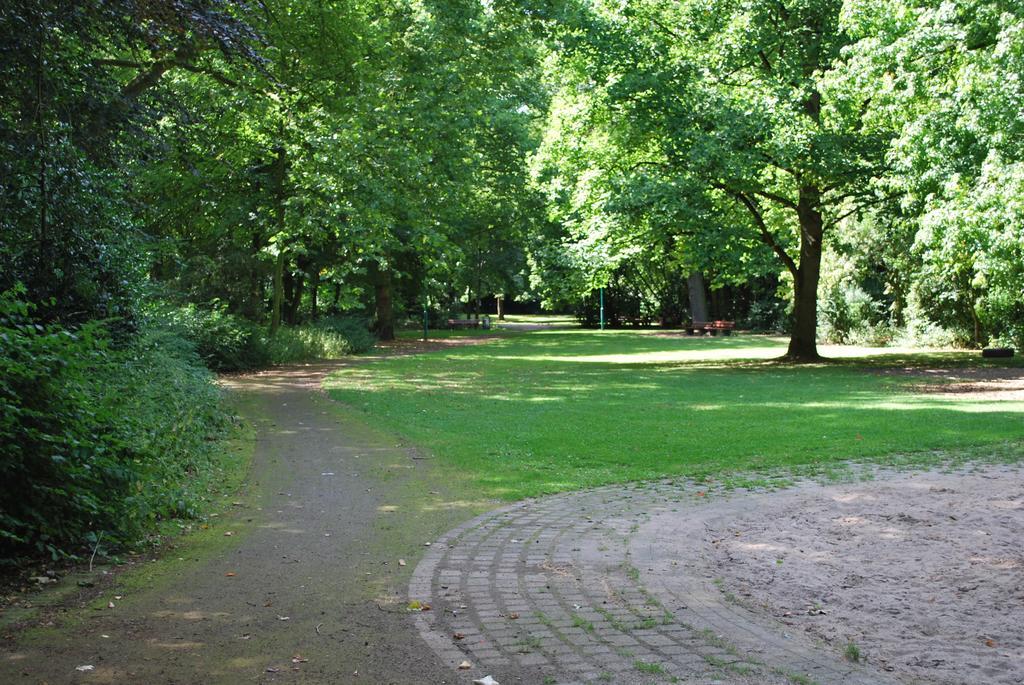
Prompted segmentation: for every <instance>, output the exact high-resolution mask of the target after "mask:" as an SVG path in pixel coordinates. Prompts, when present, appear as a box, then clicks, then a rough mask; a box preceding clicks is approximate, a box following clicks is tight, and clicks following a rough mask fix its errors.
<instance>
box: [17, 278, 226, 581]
mask: <svg viewBox="0 0 1024 685" xmlns="http://www.w3.org/2000/svg"><path fill="white" fill-rule="evenodd" d="M23 298H24V291H23V290H21V291H14V292H7V293H4V294H3V295H2V296H0V340H2V342H3V345H2V348H0V408H2V411H0V416H2V419H0V452H2V453H3V454H4V459H3V461H2V462H0V469H2V471H3V473H2V476H3V477H2V478H0V559H2V560H3V561H4V563H10V562H11V561H13V560H16V559H17V558H18V557H20V556H22V555H25V554H38V553H46V554H48V555H50V556H52V557H53V558H58V557H62V556H67V555H72V554H75V553H78V552H79V551H80V550H81V549H82V548H83V547H84V546H85V545H86V544H87V543H89V542H90V541H91V542H93V543H95V542H96V541H97V540H98V539H99V537H100V536H102V537H103V540H104V541H105V544H106V545H107V548H109V547H111V546H116V545H118V544H131V543H134V542H135V541H136V540H138V538H139V536H140V535H141V534H142V533H144V532H145V531H147V530H148V529H149V528H150V527H151V526H152V524H153V523H154V522H155V521H156V520H158V519H160V518H163V517H169V516H182V515H189V514H191V513H192V512H193V511H194V509H195V506H196V503H197V502H198V500H199V499H200V498H201V497H202V496H203V494H204V493H203V492H202V491H199V490H197V489H196V482H197V479H199V477H200V475H201V474H203V473H208V472H210V471H211V470H212V469H214V468H215V464H216V451H215V450H216V445H217V443H216V442H213V441H212V439H213V438H216V437H217V436H218V435H220V433H221V432H222V430H223V429H224V427H225V420H224V415H223V414H222V412H221V409H220V404H219V393H218V391H217V389H216V388H215V387H214V385H213V384H212V379H211V378H210V375H209V373H208V372H207V371H205V369H203V368H202V366H201V365H200V364H199V362H198V359H197V358H196V357H195V355H194V353H193V352H192V351H191V349H190V347H189V346H188V344H187V343H185V342H184V341H182V340H181V339H180V338H175V337H173V336H172V335H170V334H168V333H166V332H161V331H156V330H154V331H148V332H146V333H145V334H143V335H141V336H140V337H138V338H137V339H136V341H135V342H133V344H131V345H130V346H127V347H123V348H115V347H113V346H112V345H111V339H110V335H109V332H108V331H107V329H106V328H105V327H104V325H103V324H102V323H99V322H93V323H90V324H87V325H85V326H82V327H80V328H77V329H73V330H69V329H65V328H62V327H60V326H57V325H55V324H52V325H49V326H43V325H40V324H38V323H35V322H34V321H33V319H32V307H31V305H29V304H28V303H26V302H25V301H24V299H23Z"/></svg>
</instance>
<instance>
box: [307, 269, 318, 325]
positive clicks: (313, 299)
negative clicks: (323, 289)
mask: <svg viewBox="0 0 1024 685" xmlns="http://www.w3.org/2000/svg"><path fill="white" fill-rule="evenodd" d="M319 294H320V267H319V266H318V265H316V264H313V265H311V266H310V271H309V315H310V317H311V318H312V320H313V321H316V320H317V318H319V316H320V312H319V311H317V302H318V298H317V296H318V295H319Z"/></svg>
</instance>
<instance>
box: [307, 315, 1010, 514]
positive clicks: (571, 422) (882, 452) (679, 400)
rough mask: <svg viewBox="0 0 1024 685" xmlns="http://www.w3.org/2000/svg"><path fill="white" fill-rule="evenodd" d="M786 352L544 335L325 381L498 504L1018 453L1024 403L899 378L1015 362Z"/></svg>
mask: <svg viewBox="0 0 1024 685" xmlns="http://www.w3.org/2000/svg"><path fill="white" fill-rule="evenodd" d="M784 351H785V340H783V339H780V338H768V337H764V336H732V337H725V338H699V337H694V338H688V337H664V336H659V335H657V334H656V332H652V331H642V332H638V331H605V332H599V331H587V330H562V331H537V332H531V333H524V334H513V335H506V336H502V337H499V338H496V339H494V340H492V341H490V342H487V343H485V344H481V345H475V346H470V347H462V348H457V349H452V350H446V351H442V352H434V353H430V354H423V355H416V356H408V357H397V358H389V359H383V360H379V361H373V362H368V363H366V364H363V365H356V366H352V367H349V368H346V369H344V370H342V371H340V372H339V373H337V374H335V375H334V376H332V378H331V379H330V380H329V381H328V384H327V387H328V389H329V391H330V393H331V395H332V396H333V397H334V398H336V399H338V400H340V401H342V402H345V403H347V404H350V405H352V406H354V407H356V408H359V409H361V410H362V411H364V412H366V413H367V414H368V415H369V416H370V417H372V420H373V421H374V422H375V423H378V424H382V425H383V426H385V427H387V428H389V429H390V430H393V431H395V432H396V433H398V434H400V435H402V436H404V437H406V438H408V439H409V440H411V441H412V442H414V443H416V444H419V445H421V446H424V447H426V448H429V449H431V450H432V451H433V452H434V454H435V455H436V456H437V458H438V460H439V461H440V462H441V463H442V464H443V465H446V466H448V467H451V468H453V469H454V470H453V474H456V473H457V474H458V475H459V477H461V478H465V479H468V480H469V481H470V482H471V483H472V484H473V486H474V487H479V488H480V489H481V490H482V491H483V493H482V494H485V495H489V496H495V497H501V498H506V499H515V498H520V497H526V496H531V495H538V494H543V493H550V492H556V491H560V490H568V489H574V488H580V487H587V486H593V485H599V484H604V483H611V482H621V481H629V480H641V479H651V478H658V477H665V476H695V477H701V476H712V477H726V476H730V475H734V474H737V473H749V472H759V471H760V472H763V471H766V470H773V469H778V468H782V469H790V470H796V471H805V470H811V471H827V470H828V469H829V468H830V465H834V464H836V463H839V462H844V461H846V460H851V459H852V460H871V461H881V462H886V463H889V462H897V461H898V462H903V461H907V460H908V459H909V460H916V459H922V460H926V461H928V460H930V461H933V462H935V461H941V460H942V459H943V458H944V456H945V455H946V454H947V453H949V454H961V455H962V454H967V455H968V456H977V457H986V456H990V455H992V454H1000V455H1002V456H1004V457H1005V456H1009V457H1011V458H1015V457H1016V455H1017V454H1021V453H1024V402H1019V401H998V402H997V401H991V400H982V399H975V398H972V397H971V396H970V395H969V394H966V395H960V396H956V397H949V396H941V395H936V394H933V393H924V392H921V391H920V388H921V386H922V385H924V384H927V383H934V382H936V381H934V380H928V379H926V378H923V377H922V376H920V375H908V374H905V373H901V372H899V370H900V369H903V368H905V367H908V366H913V367H927V368H935V367H939V368H942V367H950V368H958V367H964V366H998V365H1003V366H1005V365H1007V364H1012V365H1016V366H1020V360H1019V359H1014V360H991V361H989V360H982V359H981V358H980V357H979V356H978V355H977V353H967V352H961V353H958V352H944V353H924V352H919V353H914V352H909V351H907V350H880V349H861V348H850V347H846V348H822V352H823V353H824V354H827V355H830V356H833V357H837V358H839V357H841V358H840V359H839V360H838V361H835V362H832V363H829V364H823V365H813V366H808V365H802V366H794V365H785V364H779V363H776V362H774V361H772V358H773V357H777V356H778V355H780V354H782V353H783V352H784ZM940 378H941V376H940ZM939 382H941V380H940V381H939Z"/></svg>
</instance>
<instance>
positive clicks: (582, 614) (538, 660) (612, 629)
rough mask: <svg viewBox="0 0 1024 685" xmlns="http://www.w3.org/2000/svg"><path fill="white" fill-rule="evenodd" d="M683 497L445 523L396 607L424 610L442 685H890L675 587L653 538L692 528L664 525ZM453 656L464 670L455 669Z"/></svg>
mask: <svg viewBox="0 0 1024 685" xmlns="http://www.w3.org/2000/svg"><path fill="white" fill-rule="evenodd" d="M697 490H698V488H697V487H696V486H694V485H692V484H674V483H667V482H666V483H648V484H643V485H639V486H613V487H605V488H599V489H595V490H588V491H584V492H576V493H568V494H563V495H555V496H551V497H546V498H542V499H536V500H528V501H524V502H520V503H517V504H514V505H512V506H508V507H505V508H502V509H498V510H496V511H492V512H489V513H487V514H484V515H482V516H479V517H477V518H476V519H473V520H472V521H469V522H467V523H465V524H464V525H462V526H459V527H458V528H456V529H454V530H452V531H450V532H448V533H447V534H445V535H443V536H442V537H441V538H439V539H438V540H436V541H434V542H433V543H432V545H431V548H430V550H429V551H428V552H427V554H426V555H425V557H424V559H423V560H422V561H421V562H420V564H419V565H418V566H417V568H416V570H415V572H414V573H413V576H412V580H411V582H410V586H409V597H410V599H416V600H419V601H421V602H425V603H427V604H429V605H430V607H431V609H430V610H429V611H423V612H420V613H417V614H416V615H415V620H416V622H417V627H418V629H419V631H420V634H421V635H422V636H423V638H424V639H425V640H426V642H427V643H428V644H429V645H430V647H431V648H432V649H433V650H434V651H435V652H436V653H437V655H438V656H440V657H441V659H442V660H443V661H445V662H446V663H448V664H450V665H451V667H452V669H453V671H452V673H453V680H454V681H455V682H467V683H468V682H471V681H472V680H473V679H474V678H482V677H483V676H484V675H485V674H486V675H492V676H493V677H494V678H495V679H496V680H497V681H499V682H500V683H502V684H503V685H507V684H509V683H516V682H526V683H559V684H565V683H626V684H632V683H672V682H681V683H695V684H697V683H699V684H711V683H766V684H770V683H794V682H796V683H819V684H821V685H831V684H833V683H844V684H847V683H849V684H851V685H868V684H872V685H875V684H878V685H882V684H884V683H890V682H896V681H895V680H892V679H891V678H890V677H889V676H887V675H886V674H884V673H880V672H877V671H873V670H868V669H867V668H863V667H857V666H854V665H852V664H849V663H846V662H844V661H842V660H841V659H840V658H839V657H838V655H835V654H833V653H831V652H830V651H829V650H828V649H827V648H825V647H821V646H815V645H812V644H809V643H807V642H806V638H802V637H800V636H791V635H787V634H786V633H784V632H783V630H782V627H781V626H776V625H772V624H770V623H765V622H764V619H762V618H759V617H757V616H755V615H754V614H752V613H750V612H748V611H746V610H745V609H744V608H742V607H740V606H737V605H734V604H732V603H726V602H725V601H723V600H722V598H721V597H720V594H721V593H718V592H715V591H714V589H713V588H712V589H709V588H708V587H707V583H705V582H701V580H700V579H697V578H694V579H692V582H691V580H690V579H689V578H680V577H679V573H680V572H681V571H680V567H678V566H676V564H677V563H678V562H676V561H673V560H670V559H668V558H667V557H666V555H665V553H664V550H665V544H664V543H665V541H666V536H671V535H673V534H676V533H679V534H692V533H686V531H687V530H689V529H690V528H692V525H690V527H689V528H687V527H686V526H680V527H675V526H673V525H672V524H671V522H672V521H673V520H676V519H678V520H679V521H684V522H686V521H690V519H693V518H699V516H698V517H695V516H693V514H694V512H698V513H699V506H700V504H699V502H696V501H695V500H696V499H697V498H695V497H693V496H692V493H694V492H696V491H697ZM669 514H671V515H669ZM666 522H669V523H668V524H667V525H666ZM645 524H650V525H645ZM669 576H671V579H672V582H671V583H666V582H664V580H665V578H666V577H669ZM802 640H803V641H802ZM463 661H468V662H470V663H471V664H472V667H471V668H470V669H466V670H457V667H458V664H460V663H461V662H463Z"/></svg>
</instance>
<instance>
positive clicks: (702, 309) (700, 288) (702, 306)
mask: <svg viewBox="0 0 1024 685" xmlns="http://www.w3.org/2000/svg"><path fill="white" fill-rule="evenodd" d="M686 289H687V291H688V292H689V297H690V319H691V320H692V321H707V320H708V295H707V291H706V290H705V289H704V274H702V273H701V272H700V271H691V272H690V275H689V277H687V279H686Z"/></svg>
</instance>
